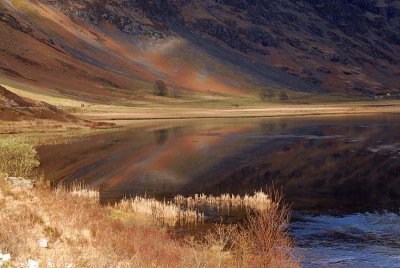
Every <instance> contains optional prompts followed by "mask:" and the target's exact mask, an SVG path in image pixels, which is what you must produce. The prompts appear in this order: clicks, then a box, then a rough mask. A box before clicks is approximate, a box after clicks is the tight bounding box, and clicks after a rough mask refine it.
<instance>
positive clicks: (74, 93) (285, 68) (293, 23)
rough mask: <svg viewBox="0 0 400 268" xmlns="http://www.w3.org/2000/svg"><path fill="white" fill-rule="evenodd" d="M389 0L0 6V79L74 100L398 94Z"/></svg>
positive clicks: (18, 2) (398, 18)
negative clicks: (164, 90) (269, 92)
mask: <svg viewBox="0 0 400 268" xmlns="http://www.w3.org/2000/svg"><path fill="white" fill-rule="evenodd" d="M399 33H400V1H395V0H385V1H378V0H371V1H361V0H350V1H326V0H307V1H306V0H302V1H292V0H280V1H278V0H272V1H254V0H251V1H250V0H218V1H213V0H205V1H198V0H163V1H161V0H151V1H148V0H146V1H143V0H110V1H99V0H90V1H89V0H66V1H61V0H1V1H0V79H2V80H4V81H18V82H23V83H26V84H28V85H30V86H33V87H36V88H41V89H43V90H45V91H47V92H49V94H50V93H51V94H60V95H63V96H66V97H69V98H75V99H79V100H84V101H89V102H90V101H94V102H109V101H110V100H124V101H126V100H130V99H131V100H140V101H154V99H152V98H151V97H149V95H150V94H148V93H151V91H152V86H153V83H154V81H155V80H158V79H162V80H164V81H166V82H167V84H168V85H169V86H170V87H172V88H174V89H177V90H181V91H183V92H188V93H194V94H207V95H234V96H241V95H246V94H249V93H252V92H256V91H257V90H260V89H262V88H271V87H272V88H276V89H289V90H296V91H305V92H316V93H318V92H319V93H329V92H333V93H346V94H348V93H351V94H353V95H374V94H376V93H377V92H398V91H400V88H399V84H400V71H399V69H400V68H399V67H400V63H399V62H400V36H399Z"/></svg>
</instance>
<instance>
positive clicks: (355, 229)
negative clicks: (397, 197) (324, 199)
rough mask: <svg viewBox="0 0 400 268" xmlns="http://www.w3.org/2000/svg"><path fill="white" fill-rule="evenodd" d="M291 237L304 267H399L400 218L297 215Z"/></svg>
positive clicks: (396, 216) (391, 214)
mask: <svg viewBox="0 0 400 268" xmlns="http://www.w3.org/2000/svg"><path fill="white" fill-rule="evenodd" d="M295 218H296V220H295V221H294V222H293V223H292V224H291V229H292V233H293V235H294V237H295V239H296V241H297V243H298V245H299V247H298V251H299V253H300V254H301V255H302V256H304V261H303V264H304V267H400V216H399V215H398V214H395V213H388V212H385V213H357V214H352V215H345V216H340V217H337V216H331V215H320V216H311V215H307V214H303V215H296V214H295Z"/></svg>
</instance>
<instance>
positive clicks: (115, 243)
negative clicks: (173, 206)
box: [0, 179, 299, 267]
mask: <svg viewBox="0 0 400 268" xmlns="http://www.w3.org/2000/svg"><path fill="white" fill-rule="evenodd" d="M86 193H89V194H85V193H79V194H78V190H74V191H73V192H70V191H67V190H65V189H64V190H63V189H58V190H57V191H52V190H51V189H49V188H41V187H35V188H33V189H25V188H23V187H17V186H15V185H12V184H11V183H10V182H8V181H5V180H3V179H1V180H0V205H1V206H0V226H2V228H1V231H0V251H1V252H3V253H11V256H12V262H11V265H13V266H18V265H26V262H27V260H28V259H34V260H38V261H39V263H41V264H42V265H44V264H46V263H47V262H49V261H51V263H53V264H54V267H65V265H68V264H73V266H74V267H189V266H193V265H195V266H196V267H299V262H298V259H297V258H296V256H294V255H293V249H292V247H293V242H292V240H291V239H290V238H289V237H288V236H287V234H286V228H287V223H288V219H289V209H288V207H285V206H283V207H282V206H279V205H278V204H277V203H276V202H274V204H276V205H272V206H271V207H270V209H268V210H264V211H263V212H262V213H261V212H254V213H253V214H250V215H249V220H247V221H246V222H245V224H242V225H217V226H216V227H215V229H214V230H212V231H209V232H208V233H207V234H206V235H205V236H200V237H197V238H187V239H183V240H182V239H178V238H174V237H172V236H171V235H169V234H168V233H167V232H166V231H165V230H164V229H162V228H159V227H157V226H156V225H149V224H143V223H140V222H137V221H135V220H131V221H126V220H124V219H120V218H118V217H113V216H112V215H113V214H114V213H115V208H113V207H111V206H108V207H106V206H101V205H99V204H98V202H97V201H96V199H95V198H93V193H90V192H86ZM277 201H279V200H277ZM43 238H46V239H48V240H49V247H48V248H40V247H39V240H40V239H43ZM17 258H18V259H17Z"/></svg>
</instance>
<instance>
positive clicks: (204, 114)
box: [74, 101, 400, 121]
mask: <svg viewBox="0 0 400 268" xmlns="http://www.w3.org/2000/svg"><path fill="white" fill-rule="evenodd" d="M380 113H385V114H390V113H400V101H378V102H347V103H328V104H295V103H287V104H278V103H266V104H265V105H263V106H261V105H255V106H243V107H241V106H239V107H222V108H207V107H204V108H203V107H201V108H186V107H183V108H180V107H178V108H173V107H158V108H147V107H146V108H140V107H134V108H129V107H117V106H113V107H96V106H93V107H89V108H86V109H79V110H76V111H75V112H74V115H76V116H78V117H81V118H83V119H87V120H92V121H117V120H150V119H193V118H246V117H283V116H285V117H286V116H317V115H349V114H380Z"/></svg>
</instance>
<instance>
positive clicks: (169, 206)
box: [114, 196, 204, 226]
mask: <svg viewBox="0 0 400 268" xmlns="http://www.w3.org/2000/svg"><path fill="white" fill-rule="evenodd" d="M114 209H115V210H116V211H117V212H123V213H128V214H129V216H130V217H132V218H133V219H135V220H140V221H152V222H154V223H156V224H160V225H162V226H175V225H176V224H177V223H179V224H190V223H198V222H202V221H204V214H203V213H200V212H198V211H196V210H194V209H190V208H188V209H183V208H181V207H180V206H179V205H177V204H175V203H173V202H165V201H164V202H160V201H158V200H156V199H154V198H146V197H139V196H137V197H135V198H132V199H125V200H122V201H120V202H119V203H117V204H116V205H115V206H114Z"/></svg>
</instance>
